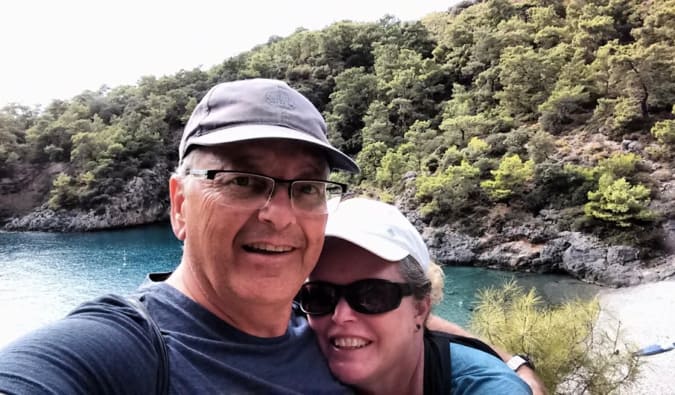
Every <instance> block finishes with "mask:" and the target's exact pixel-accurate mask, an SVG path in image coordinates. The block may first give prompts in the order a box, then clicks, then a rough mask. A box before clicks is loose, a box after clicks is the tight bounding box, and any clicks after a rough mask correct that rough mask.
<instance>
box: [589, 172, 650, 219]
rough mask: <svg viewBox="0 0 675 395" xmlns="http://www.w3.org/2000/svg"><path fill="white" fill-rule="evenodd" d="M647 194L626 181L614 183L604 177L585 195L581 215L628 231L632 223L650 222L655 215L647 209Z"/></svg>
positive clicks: (606, 174)
mask: <svg viewBox="0 0 675 395" xmlns="http://www.w3.org/2000/svg"><path fill="white" fill-rule="evenodd" d="M649 193H650V191H649V189H648V188H647V187H645V186H644V185H635V186H633V185H631V184H630V183H628V181H626V179H625V178H619V179H618V180H616V179H614V177H613V176H612V174H610V173H605V174H603V175H602V176H600V180H599V182H598V190H597V191H591V192H588V199H589V202H588V203H586V205H584V213H585V214H586V215H587V216H589V217H593V218H597V219H600V220H603V221H608V222H613V223H615V224H617V225H618V226H620V227H624V228H626V227H630V226H631V225H632V223H631V222H632V221H653V220H654V217H655V215H654V213H652V212H651V211H650V210H649V209H648V208H647V206H648V205H649V201H650V198H649Z"/></svg>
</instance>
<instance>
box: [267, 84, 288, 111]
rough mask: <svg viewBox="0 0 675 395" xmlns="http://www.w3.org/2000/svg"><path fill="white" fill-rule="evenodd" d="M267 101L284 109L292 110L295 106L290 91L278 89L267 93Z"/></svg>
mask: <svg viewBox="0 0 675 395" xmlns="http://www.w3.org/2000/svg"><path fill="white" fill-rule="evenodd" d="M265 102H267V104H270V105H272V106H276V107H280V108H283V109H284V110H292V109H294V108H295V103H293V101H291V97H290V96H289V95H288V93H287V92H284V91H281V90H278V89H274V90H271V91H269V92H267V93H265Z"/></svg>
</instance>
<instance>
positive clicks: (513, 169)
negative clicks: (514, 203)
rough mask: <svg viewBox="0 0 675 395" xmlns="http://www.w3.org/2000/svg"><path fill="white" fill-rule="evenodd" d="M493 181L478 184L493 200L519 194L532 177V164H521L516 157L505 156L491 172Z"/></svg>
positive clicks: (529, 162)
mask: <svg viewBox="0 0 675 395" xmlns="http://www.w3.org/2000/svg"><path fill="white" fill-rule="evenodd" d="M491 173H492V175H493V176H494V179H492V180H486V181H483V182H481V183H480V186H481V187H482V188H483V189H485V190H486V192H487V194H488V195H489V196H490V197H491V198H492V199H494V200H504V199H507V198H509V197H511V196H512V195H514V194H521V193H522V192H523V191H524V190H525V188H526V186H527V183H528V182H529V181H531V180H532V177H533V175H534V162H533V161H532V160H527V161H525V162H523V161H522V160H521V159H520V156H518V155H507V156H505V157H504V158H502V160H501V162H499V168H498V169H497V170H492V171H491Z"/></svg>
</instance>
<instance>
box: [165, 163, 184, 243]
mask: <svg viewBox="0 0 675 395" xmlns="http://www.w3.org/2000/svg"><path fill="white" fill-rule="evenodd" d="M169 199H170V200H171V229H173V234H174V235H176V238H178V240H181V241H184V240H185V236H186V229H185V212H184V211H183V203H185V185H184V184H183V180H182V179H181V178H179V177H176V176H171V178H170V179H169Z"/></svg>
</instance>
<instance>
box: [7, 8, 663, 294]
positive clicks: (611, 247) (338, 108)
mask: <svg viewBox="0 0 675 395" xmlns="http://www.w3.org/2000/svg"><path fill="white" fill-rule="evenodd" d="M674 40H675V1H674V0H667V1H658V2H640V1H637V0H585V1H582V0H564V1H563V0H523V1H508V0H490V1H484V2H476V3H474V2H470V1H468V2H464V3H462V4H460V5H459V6H456V7H454V8H451V9H449V10H447V11H444V12H439V13H435V14H432V15H428V16H427V17H425V18H424V19H423V20H421V21H415V22H400V21H398V20H395V19H393V18H391V17H384V18H382V19H381V20H380V21H377V22H373V23H354V22H349V21H343V22H339V23H335V24H333V25H331V26H329V27H327V28H325V29H323V30H320V31H308V30H303V29H299V30H298V31H296V32H295V33H294V34H292V35H290V36H289V37H285V38H281V37H272V38H270V40H269V42H268V43H266V44H264V45H260V46H257V47H255V48H253V49H251V50H250V51H248V52H245V53H242V54H240V55H238V56H236V57H233V58H229V59H226V60H225V61H223V63H222V64H220V65H217V66H215V67H213V68H211V69H209V70H200V69H194V70H181V71H179V72H177V73H176V74H175V75H172V76H166V77H161V78H156V77H153V76H146V77H143V78H141V79H140V80H139V81H138V83H137V84H136V85H133V86H117V87H112V88H108V87H102V88H101V89H99V90H98V91H85V92H82V93H81V94H80V95H78V96H76V97H74V98H72V100H68V101H54V102H52V103H50V104H49V105H47V106H46V107H44V108H30V107H26V106H22V105H19V104H14V105H10V106H6V107H4V108H2V109H0V224H2V225H3V226H4V228H5V229H6V230H49V231H75V230H95V229H105V228H112V227H125V226H132V225H138V224H144V223H149V222H154V221H161V220H165V219H166V218H167V208H168V200H167V196H168V191H167V179H168V177H169V175H170V172H171V169H172V168H173V167H174V166H175V165H176V160H177V157H176V152H177V145H178V141H179V139H180V134H181V131H182V127H183V126H184V123H185V122H186V120H187V119H188V117H189V115H190V113H191V111H192V109H193V108H194V107H195V105H196V103H197V101H198V100H199V99H200V98H201V97H202V96H203V94H204V93H205V92H206V90H207V89H208V88H209V87H210V86H212V85H214V84H215V83H218V82H222V81H228V80H235V79H241V78H253V77H266V78H277V79H283V80H286V81H287V82H288V83H289V84H291V85H292V86H294V87H296V88H297V89H299V90H300V91H301V92H302V93H304V94H305V95H306V96H307V97H308V98H309V99H310V100H312V102H313V103H314V104H315V105H316V106H317V107H318V108H319V109H320V110H321V111H322V112H323V114H324V116H325V118H326V120H327V122H328V125H329V137H330V139H331V141H332V142H333V143H334V144H335V145H336V146H337V147H338V148H340V149H342V150H343V151H345V152H347V153H348V154H350V155H351V156H353V157H354V158H355V159H356V161H357V162H358V163H359V165H360V167H361V169H362V174H361V175H359V176H357V177H352V178H349V177H348V176H346V175H344V174H337V175H335V177H336V178H338V179H342V180H344V181H348V182H349V183H350V184H351V185H352V190H353V191H355V192H356V193H366V194H371V195H373V196H377V197H379V198H381V199H384V200H388V201H393V202H396V203H397V204H398V205H399V206H401V207H403V208H404V209H405V210H407V212H408V214H409V216H410V217H411V219H413V220H414V221H415V223H416V224H417V225H418V226H419V227H420V228H421V229H424V232H425V237H426V239H427V241H428V242H429V243H430V245H431V246H432V251H433V252H434V255H435V257H436V259H437V260H439V261H440V262H441V263H444V264H478V265H485V266H492V267H500V268H507V269H512V270H533V271H540V272H551V271H553V272H566V273H570V274H572V275H574V276H575V277H577V278H581V279H583V280H586V281H590V282H598V283H603V284H610V285H625V284H633V283H637V282H643V281H651V280H658V279H662V278H665V277H669V276H672V275H673V274H674V273H675V259H674V258H673V253H674V252H675V178H674V175H673V164H674V162H675V154H674V151H675V150H674V147H675V114H674V113H673V111H674V110H675V109H674V107H673V105H674V104H675V42H674Z"/></svg>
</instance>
